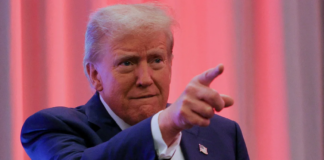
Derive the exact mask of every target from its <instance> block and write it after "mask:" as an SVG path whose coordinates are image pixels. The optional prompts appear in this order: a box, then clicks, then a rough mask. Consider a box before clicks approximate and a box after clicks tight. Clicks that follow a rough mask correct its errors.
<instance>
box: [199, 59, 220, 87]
mask: <svg viewBox="0 0 324 160" xmlns="http://www.w3.org/2000/svg"><path fill="white" fill-rule="evenodd" d="M223 71H224V65H223V64H219V65H217V67H215V68H211V69H209V70H207V71H205V72H204V73H202V74H200V75H198V76H197V78H198V81H199V83H201V84H202V85H205V86H209V85H210V83H211V82H212V81H213V80H214V79H215V78H216V77H217V76H219V75H220V74H222V73H223Z"/></svg>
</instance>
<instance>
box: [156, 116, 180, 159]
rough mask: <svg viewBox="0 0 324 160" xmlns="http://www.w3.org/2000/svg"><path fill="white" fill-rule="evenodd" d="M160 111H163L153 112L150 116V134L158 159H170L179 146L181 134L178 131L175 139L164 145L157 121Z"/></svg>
mask: <svg viewBox="0 0 324 160" xmlns="http://www.w3.org/2000/svg"><path fill="white" fill-rule="evenodd" d="M161 112H163V110H162V111H160V112H158V113H157V114H155V115H154V116H153V117H152V121H151V130H152V136H153V140H154V148H155V151H156V153H157V155H158V157H159V159H170V158H171V157H172V156H173V155H174V153H175V151H176V149H177V147H179V144H180V140H181V136H182V134H181V132H180V133H179V134H178V135H177V138H176V140H175V141H174V142H173V143H172V144H171V145H170V146H169V147H168V146H167V145H166V143H165V142H164V140H163V138H162V134H161V130H160V126H159V121H158V120H159V115H160V113H161Z"/></svg>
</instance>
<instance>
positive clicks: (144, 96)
mask: <svg viewBox="0 0 324 160" xmlns="http://www.w3.org/2000/svg"><path fill="white" fill-rule="evenodd" d="M154 96H156V95H153V94H150V95H142V96H136V97H132V98H131V99H145V98H151V97H154Z"/></svg>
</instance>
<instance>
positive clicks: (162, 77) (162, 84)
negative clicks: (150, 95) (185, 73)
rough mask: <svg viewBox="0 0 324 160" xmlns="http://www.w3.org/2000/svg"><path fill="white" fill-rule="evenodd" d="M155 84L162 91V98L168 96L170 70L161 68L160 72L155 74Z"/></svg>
mask: <svg viewBox="0 0 324 160" xmlns="http://www.w3.org/2000/svg"><path fill="white" fill-rule="evenodd" d="M155 77H156V81H157V86H158V87H159V89H160V90H161V92H162V95H163V96H164V98H166V99H167V98H168V95H169V87H170V82H171V72H170V70H167V69H166V70H163V71H161V72H157V73H156V74H155Z"/></svg>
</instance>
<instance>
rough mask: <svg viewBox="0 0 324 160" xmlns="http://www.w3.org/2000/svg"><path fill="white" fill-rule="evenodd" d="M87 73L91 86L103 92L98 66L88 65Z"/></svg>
mask: <svg viewBox="0 0 324 160" xmlns="http://www.w3.org/2000/svg"><path fill="white" fill-rule="evenodd" d="M87 73H88V76H89V81H90V83H91V85H92V86H93V88H94V89H95V90H96V91H102V90H103V87H102V80H101V76H100V74H99V72H98V70H97V68H96V66H95V65H93V64H92V63H88V64H87Z"/></svg>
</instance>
